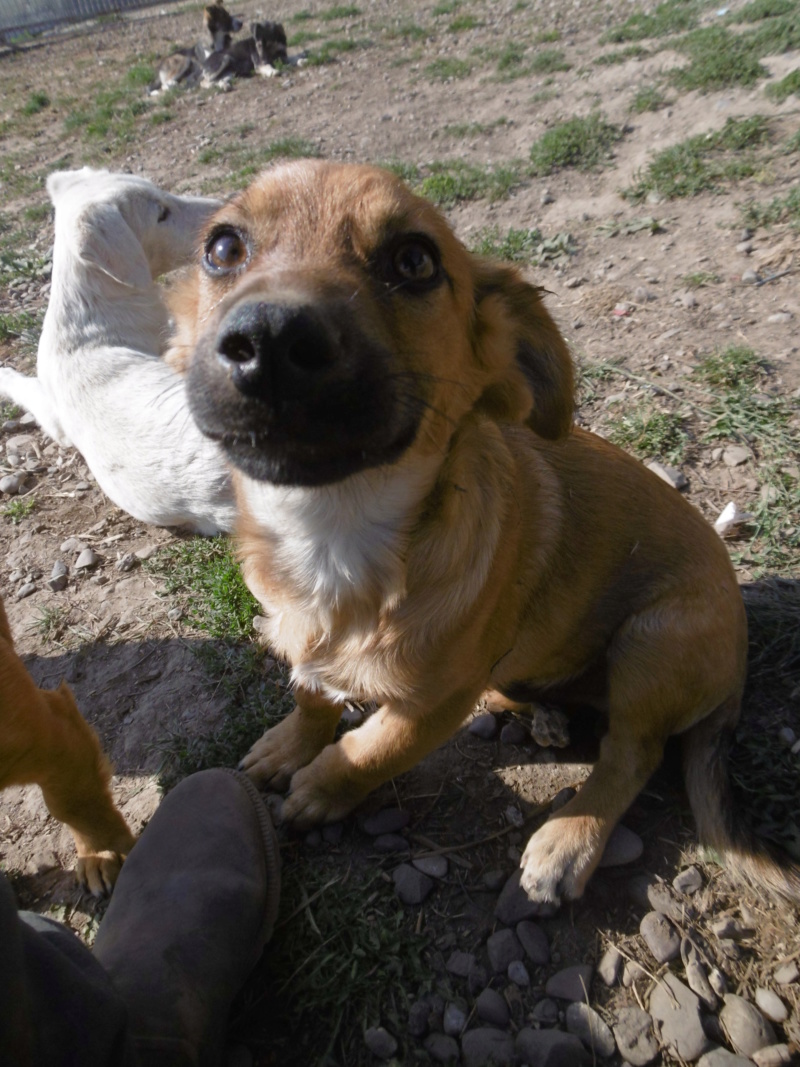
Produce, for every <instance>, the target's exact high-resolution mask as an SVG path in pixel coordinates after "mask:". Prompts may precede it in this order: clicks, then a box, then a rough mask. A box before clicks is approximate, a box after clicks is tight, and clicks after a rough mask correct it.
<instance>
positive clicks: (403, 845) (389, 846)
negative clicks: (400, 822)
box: [372, 834, 427, 873]
mask: <svg viewBox="0 0 800 1067" xmlns="http://www.w3.org/2000/svg"><path fill="white" fill-rule="evenodd" d="M372 847H373V848H374V849H375V851H376V852H387V853H391V852H408V851H409V848H410V845H409V843H408V839H407V838H405V837H403V835H402V834H380V835H379V836H378V837H376V838H375V839H374V840H373V842H372ZM415 866H416V864H415ZM417 869H418V870H422V868H421V867H418V868H417ZM426 873H427V872H426Z"/></svg>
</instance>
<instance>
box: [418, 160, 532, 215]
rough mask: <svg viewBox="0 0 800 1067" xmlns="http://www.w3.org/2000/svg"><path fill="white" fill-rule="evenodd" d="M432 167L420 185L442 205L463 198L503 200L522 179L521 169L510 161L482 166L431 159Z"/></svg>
mask: <svg viewBox="0 0 800 1067" xmlns="http://www.w3.org/2000/svg"><path fill="white" fill-rule="evenodd" d="M429 170H430V173H429V174H428V176H427V177H424V178H423V179H422V180H421V181H420V182H419V184H418V186H417V189H418V191H419V192H420V193H421V195H422V196H425V197H427V198H428V199H429V200H432V201H433V203H434V204H438V205H439V206H440V207H452V206H453V205H454V204H457V203H459V202H460V201H462V200H479V199H482V198H485V199H487V200H491V201H494V200H502V199H503V198H504V197H506V196H508V194H509V192H510V191H511V190H512V189H513V188H514V187H515V186H516V185H519V183H520V180H521V177H520V172H519V169H518V168H516V167H513V166H508V165H499V166H494V167H493V166H485V167H480V166H477V165H475V164H472V163H464V162H463V161H461V160H452V161H446V162H441V163H440V162H435V163H431V164H430V165H429Z"/></svg>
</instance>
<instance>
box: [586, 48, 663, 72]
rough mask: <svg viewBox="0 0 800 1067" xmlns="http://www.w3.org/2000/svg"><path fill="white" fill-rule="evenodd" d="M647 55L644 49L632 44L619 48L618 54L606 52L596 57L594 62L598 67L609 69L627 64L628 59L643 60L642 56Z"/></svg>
mask: <svg viewBox="0 0 800 1067" xmlns="http://www.w3.org/2000/svg"><path fill="white" fill-rule="evenodd" d="M649 55H650V53H649V52H648V51H647V49H646V48H642V46H641V45H638V44H632V45H628V47H627V48H621V49H620V50H619V51H618V52H606V53H605V54H604V55H601V56H597V58H596V59H595V60H594V62H595V64H596V65H597V66H598V67H611V66H614V64H616V63H627V61H628V60H629V59H643V58H644V56H649Z"/></svg>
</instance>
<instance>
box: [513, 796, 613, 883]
mask: <svg viewBox="0 0 800 1067" xmlns="http://www.w3.org/2000/svg"><path fill="white" fill-rule="evenodd" d="M602 854H603V846H602V843H601V841H600V838H599V835H598V833H597V823H596V821H595V820H594V819H588V818H586V817H581V816H573V817H572V818H570V817H562V818H554V819H551V820H550V821H549V822H546V823H545V824H544V826H542V827H540V828H539V829H538V830H537V831H536V833H535V834H534V835H533V837H531V839H530V841H529V842H528V845H527V847H526V849H525V852H524V853H523V856H522V859H521V860H520V867H521V868H522V878H521V881H520V884H521V885H522V888H523V889H524V890H525V892H526V893H527V894H528V896H529V897H530V899H531V900H534V901H538V902H539V903H542V904H544V903H548V904H560V903H561V902H562V901H563V900H577V899H578V897H580V896H582V895H583V891H584V889H585V888H586V883H587V882H588V881H589V878H590V876H591V874H592V871H593V870H594V869H595V867H596V866H597V864H598V862H599V860H600V857H601V856H602Z"/></svg>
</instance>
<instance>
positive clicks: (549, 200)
mask: <svg viewBox="0 0 800 1067" xmlns="http://www.w3.org/2000/svg"><path fill="white" fill-rule="evenodd" d="M555 202H556V198H555V197H554V196H553V194H552V193H551V192H550V190H549V189H545V191H544V192H543V193H542V195H541V196H540V197H539V203H540V204H541V205H542V206H545V205H546V204H554V203H555Z"/></svg>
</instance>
